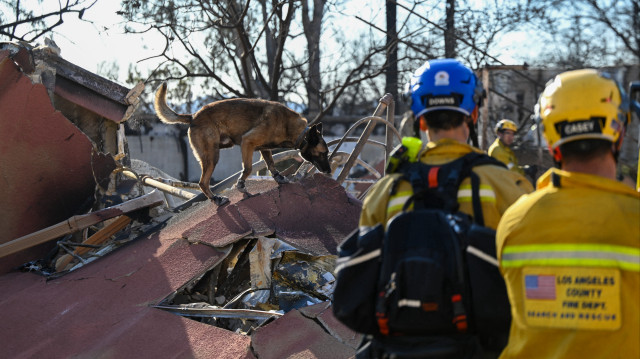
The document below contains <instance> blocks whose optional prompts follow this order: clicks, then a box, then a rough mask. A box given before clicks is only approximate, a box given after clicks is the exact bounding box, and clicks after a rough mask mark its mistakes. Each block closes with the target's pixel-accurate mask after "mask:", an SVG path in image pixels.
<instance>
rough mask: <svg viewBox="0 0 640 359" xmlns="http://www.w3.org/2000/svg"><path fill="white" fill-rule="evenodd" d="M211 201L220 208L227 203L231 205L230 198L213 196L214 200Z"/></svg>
mask: <svg viewBox="0 0 640 359" xmlns="http://www.w3.org/2000/svg"><path fill="white" fill-rule="evenodd" d="M211 200H212V201H213V203H215V204H216V206H218V207H220V206H222V205H225V204H227V203H229V198H227V197H224V196H216V195H213V198H211Z"/></svg>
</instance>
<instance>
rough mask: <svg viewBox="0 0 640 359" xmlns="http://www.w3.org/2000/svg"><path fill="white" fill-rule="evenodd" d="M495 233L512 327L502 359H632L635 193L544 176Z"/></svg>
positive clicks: (584, 179)
mask: <svg viewBox="0 0 640 359" xmlns="http://www.w3.org/2000/svg"><path fill="white" fill-rule="evenodd" d="M537 187H538V188H537V191H536V192H534V193H532V194H529V195H526V196H522V197H521V198H520V199H519V200H518V202H516V203H515V204H514V205H513V206H512V207H511V208H509V209H508V210H507V212H506V213H505V214H504V216H503V217H502V220H501V221H500V224H499V226H498V231H497V238H496V241H497V250H498V259H499V262H500V270H501V272H502V274H503V276H504V278H505V281H506V283H507V290H508V294H509V300H510V302H511V312H512V316H513V321H512V323H511V331H510V336H509V344H508V345H507V347H506V348H505V350H504V351H503V353H502V356H501V358H502V359H507V358H580V359H584V358H640V194H639V193H638V192H636V191H635V190H634V189H632V188H630V187H628V186H627V185H625V184H623V183H620V182H617V181H613V180H609V179H606V178H603V177H600V176H594V175H588V174H583V173H576V172H567V171H562V170H559V169H554V168H552V169H550V170H549V171H548V172H546V173H545V174H544V175H542V176H541V177H540V179H539V180H538V183H537Z"/></svg>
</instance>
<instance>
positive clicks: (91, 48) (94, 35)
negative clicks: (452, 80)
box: [22, 0, 533, 83]
mask: <svg viewBox="0 0 640 359" xmlns="http://www.w3.org/2000/svg"><path fill="white" fill-rule="evenodd" d="M22 2H23V4H25V6H26V7H30V8H37V7H41V8H42V11H46V10H47V9H51V8H53V9H55V10H57V3H58V2H57V1H53V0H46V1H43V2H42V3H41V4H38V1H37V0H22ZM378 2H379V3H380V5H379V6H380V8H381V7H382V6H383V5H384V2H383V1H382V0H378ZM29 3H31V4H29ZM368 4H369V6H367V7H368V8H369V9H367V8H362V2H361V0H352V1H350V2H348V3H347V5H346V7H345V9H344V14H345V16H344V17H340V18H338V19H337V21H338V22H340V21H342V22H344V23H345V24H348V25H346V26H350V30H351V28H353V27H354V26H356V27H362V28H363V29H364V28H365V27H367V26H368V25H366V24H365V23H363V22H361V21H359V20H357V19H355V16H356V15H358V16H361V17H364V18H367V16H368V15H370V14H374V13H377V14H378V18H377V19H374V21H378V22H384V12H382V11H379V10H378V9H377V8H374V7H373V4H372V2H369V3H368ZM118 10H120V1H119V0H99V1H97V2H96V4H95V5H94V6H93V7H91V8H90V9H89V10H88V11H86V12H85V14H84V16H83V18H84V19H87V20H91V21H92V23H89V22H86V21H82V20H80V19H78V18H77V16H75V14H68V15H65V16H64V24H62V25H60V26H59V27H57V28H56V29H55V31H56V33H55V34H54V35H53V37H54V41H55V42H56V44H57V45H58V47H60V49H61V51H62V52H61V55H62V57H63V58H64V59H66V60H68V61H70V62H72V63H74V64H76V65H78V66H80V67H83V68H85V69H87V70H89V71H92V72H96V73H99V72H100V66H101V64H103V63H105V62H106V63H109V64H110V63H112V62H117V63H118V66H119V82H121V83H122V82H123V81H124V79H125V78H126V75H127V73H128V68H129V64H133V66H136V67H137V68H138V69H141V70H142V69H145V68H152V67H154V66H155V65H156V64H157V63H158V61H159V60H157V59H156V60H145V61H141V60H142V59H145V58H149V57H152V56H154V55H156V54H158V53H160V52H161V50H162V49H163V48H164V40H163V38H162V37H161V36H159V35H157V34H155V33H154V32H149V33H147V34H145V35H144V36H142V35H132V34H124V33H123V32H122V30H121V29H120V26H119V24H120V23H121V22H122V18H120V16H118V15H117V14H116V11H118ZM380 14H382V16H381V15H380ZM381 27H383V28H384V24H382V25H381ZM349 32H351V33H354V32H355V31H353V32H352V31H349ZM526 38H527V34H526V33H523V32H514V33H510V34H507V35H506V36H504V37H503V38H502V42H501V47H502V49H504V50H501V51H500V53H501V54H500V55H499V56H498V58H499V59H500V60H501V61H502V62H504V63H506V64H513V63H517V61H516V60H514V59H513V58H511V57H510V56H509V54H511V53H515V52H518V53H519V54H521V53H522V51H533V49H531V47H530V46H529V47H526V46H522V44H523V43H526V41H524V40H525V39H526ZM42 41H43V39H42V38H41V39H39V42H42ZM103 66H104V65H103ZM142 72H143V73H146V71H142Z"/></svg>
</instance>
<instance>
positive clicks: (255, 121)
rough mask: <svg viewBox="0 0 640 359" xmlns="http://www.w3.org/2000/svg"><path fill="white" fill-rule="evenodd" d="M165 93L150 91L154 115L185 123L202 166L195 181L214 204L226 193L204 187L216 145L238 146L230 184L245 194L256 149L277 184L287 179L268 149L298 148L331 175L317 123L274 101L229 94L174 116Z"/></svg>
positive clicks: (163, 90) (221, 201)
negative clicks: (238, 166)
mask: <svg viewBox="0 0 640 359" xmlns="http://www.w3.org/2000/svg"><path fill="white" fill-rule="evenodd" d="M166 96H167V84H166V82H164V83H162V84H161V85H160V86H159V87H158V89H157V90H156V95H155V100H154V103H153V104H154V108H155V111H156V115H157V116H158V118H159V119H160V120H161V121H162V122H164V123H168V124H176V123H183V124H187V125H189V132H188V134H189V143H190V144H191V148H192V149H193V153H194V155H195V156H196V159H197V160H198V162H200V168H201V170H202V174H201V175H200V181H199V182H198V185H199V186H200V189H201V190H202V192H203V193H204V195H205V196H207V198H209V199H210V200H212V201H213V202H214V203H215V204H216V205H218V206H221V205H223V204H225V203H227V202H229V199H228V198H226V197H223V196H218V195H214V194H213V193H212V192H211V188H210V187H209V182H210V179H211V175H212V174H213V170H214V169H215V167H216V164H217V163H218V159H219V158H220V149H221V148H230V147H233V146H234V145H238V146H240V148H241V153H242V175H241V176H240V178H238V181H237V182H236V188H237V189H238V190H239V191H241V192H243V193H246V192H247V190H246V188H245V180H246V179H247V177H248V176H249V175H250V174H251V161H252V158H253V152H254V151H260V154H261V155H262V158H263V159H264V161H265V163H266V164H267V168H268V169H269V171H270V172H271V176H272V177H273V179H274V180H275V181H276V182H278V183H280V184H282V183H287V182H288V181H287V179H286V178H285V177H284V176H282V175H281V174H280V173H279V172H278V171H277V170H276V167H275V164H274V162H273V157H272V156H271V149H274V148H295V149H298V150H299V151H300V155H301V156H302V158H304V159H305V160H307V161H309V162H311V163H312V164H313V165H314V166H315V167H316V168H317V169H318V170H320V171H321V172H324V173H331V166H330V165H329V158H328V153H329V149H328V147H327V143H326V142H325V141H324V139H323V138H322V124H320V123H319V124H315V125H313V126H311V127H309V126H308V125H307V120H306V119H305V118H303V117H302V116H301V115H300V114H299V113H297V112H295V111H293V110H291V109H289V108H288V107H286V106H285V105H283V104H281V103H279V102H274V101H267V100H261V99H249V98H233V99H226V100H221V101H216V102H212V103H209V104H207V105H205V106H203V107H202V108H201V109H200V110H198V111H197V112H196V113H194V114H178V113H176V112H175V111H174V110H173V109H171V108H170V107H169V106H168V105H167V99H166Z"/></svg>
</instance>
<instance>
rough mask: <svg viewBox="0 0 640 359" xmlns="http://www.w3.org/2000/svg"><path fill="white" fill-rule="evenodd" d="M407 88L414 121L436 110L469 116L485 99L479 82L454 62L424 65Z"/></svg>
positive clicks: (469, 72)
mask: <svg viewBox="0 0 640 359" xmlns="http://www.w3.org/2000/svg"><path fill="white" fill-rule="evenodd" d="M407 86H408V89H407V93H406V95H410V96H411V111H413V114H414V115H415V117H416V118H417V117H420V116H421V115H423V114H425V113H427V112H430V111H435V110H451V111H458V112H461V113H463V114H465V115H467V116H471V115H472V113H473V110H475V108H476V107H479V106H481V105H482V103H481V102H482V98H483V96H484V89H483V88H482V83H481V82H480V81H478V79H477V77H476V75H475V74H474V73H473V71H471V69H470V68H468V67H466V66H465V65H463V64H462V63H460V62H459V61H457V60H454V59H441V60H430V61H427V62H425V63H424V65H422V66H420V68H419V69H417V70H416V72H415V73H414V74H413V76H412V77H411V81H410V82H409V84H407ZM474 121H475V118H474Z"/></svg>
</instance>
